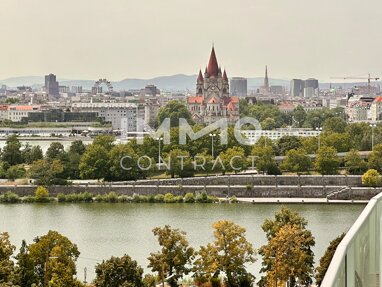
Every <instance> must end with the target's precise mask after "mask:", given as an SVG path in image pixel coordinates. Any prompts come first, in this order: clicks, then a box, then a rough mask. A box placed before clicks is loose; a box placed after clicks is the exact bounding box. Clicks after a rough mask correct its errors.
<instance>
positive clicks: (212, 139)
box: [210, 133, 216, 158]
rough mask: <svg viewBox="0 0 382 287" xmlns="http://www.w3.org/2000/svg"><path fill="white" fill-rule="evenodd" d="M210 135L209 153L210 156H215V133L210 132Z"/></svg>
mask: <svg viewBox="0 0 382 287" xmlns="http://www.w3.org/2000/svg"><path fill="white" fill-rule="evenodd" d="M210 137H211V154H212V158H215V157H214V137H216V134H212V133H211V134H210Z"/></svg>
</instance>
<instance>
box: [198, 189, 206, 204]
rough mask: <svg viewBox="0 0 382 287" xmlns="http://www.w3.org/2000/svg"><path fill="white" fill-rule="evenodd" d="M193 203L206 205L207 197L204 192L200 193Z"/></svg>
mask: <svg viewBox="0 0 382 287" xmlns="http://www.w3.org/2000/svg"><path fill="white" fill-rule="evenodd" d="M195 201H196V202H198V203H207V202H208V195H207V193H206V192H204V191H203V192H202V193H199V194H198V195H197V196H196V197H195Z"/></svg>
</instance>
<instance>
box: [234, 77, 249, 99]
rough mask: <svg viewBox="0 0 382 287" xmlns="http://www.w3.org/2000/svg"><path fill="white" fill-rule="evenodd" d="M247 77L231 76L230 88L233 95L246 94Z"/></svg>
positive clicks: (244, 95) (243, 95) (240, 95)
mask: <svg viewBox="0 0 382 287" xmlns="http://www.w3.org/2000/svg"><path fill="white" fill-rule="evenodd" d="M247 86H248V85H247V79H246V78H241V77H233V78H232V79H231V80H230V90H231V94H232V95H233V96H238V97H246V96H247Z"/></svg>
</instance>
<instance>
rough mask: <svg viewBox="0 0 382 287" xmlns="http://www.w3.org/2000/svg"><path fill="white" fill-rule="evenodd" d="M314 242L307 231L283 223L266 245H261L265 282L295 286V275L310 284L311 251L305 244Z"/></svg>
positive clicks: (268, 284)
mask: <svg viewBox="0 0 382 287" xmlns="http://www.w3.org/2000/svg"><path fill="white" fill-rule="evenodd" d="M313 245H314V238H313V236H312V234H311V233H310V232H305V230H304V229H303V228H301V227H299V226H297V225H291V224H286V225H284V226H282V227H281V228H280V229H279V230H278V231H277V233H276V234H275V236H274V237H272V238H271V239H270V240H269V242H268V244H267V245H264V246H262V247H261V253H262V255H263V265H267V266H269V267H270V268H268V269H267V270H266V272H267V273H266V277H265V282H266V286H274V283H275V285H276V286H284V285H286V283H287V282H288V283H289V284H288V286H291V287H293V286H297V278H298V279H299V280H300V281H301V283H302V285H305V286H308V285H310V284H311V282H312V280H311V276H312V275H313V264H314V261H313V254H312V252H311V250H310V248H309V249H306V247H310V246H313Z"/></svg>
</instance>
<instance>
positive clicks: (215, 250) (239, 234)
mask: <svg viewBox="0 0 382 287" xmlns="http://www.w3.org/2000/svg"><path fill="white" fill-rule="evenodd" d="M213 228H214V238H215V241H214V242H213V243H209V244H207V246H201V247H200V250H199V251H198V253H197V254H198V259H197V260H196V263H195V272H196V277H205V278H206V279H207V280H211V279H212V278H218V276H219V274H220V273H221V272H224V274H225V276H226V283H227V284H226V286H228V287H233V286H251V284H250V283H251V282H252V281H253V280H254V277H253V276H252V275H251V274H248V273H247V272H246V268H245V265H246V264H248V263H253V262H255V257H254V254H255V252H254V249H253V246H252V244H251V243H250V242H248V241H247V239H246V238H245V232H246V230H245V228H243V227H241V226H239V225H237V224H235V223H233V222H232V221H227V220H220V221H217V222H215V223H214V224H213ZM244 281H246V282H248V281H249V284H248V285H245V284H244Z"/></svg>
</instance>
